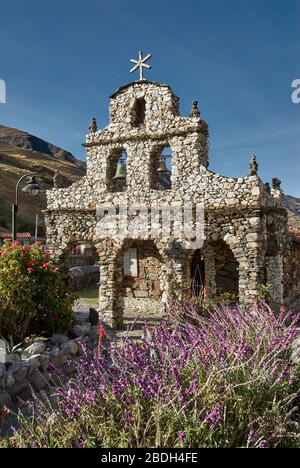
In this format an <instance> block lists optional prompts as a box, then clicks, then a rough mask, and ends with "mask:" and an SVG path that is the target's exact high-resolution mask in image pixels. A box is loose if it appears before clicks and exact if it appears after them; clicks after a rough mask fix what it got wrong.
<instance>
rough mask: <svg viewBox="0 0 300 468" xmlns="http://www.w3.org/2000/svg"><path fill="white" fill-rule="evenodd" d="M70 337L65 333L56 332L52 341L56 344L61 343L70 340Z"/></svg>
mask: <svg viewBox="0 0 300 468" xmlns="http://www.w3.org/2000/svg"><path fill="white" fill-rule="evenodd" d="M68 340H69V338H68V337H67V336H66V335H63V334H62V333H54V335H52V336H51V343H53V344H54V345H57V346H59V345H61V344H63V343H65V342H66V341H68Z"/></svg>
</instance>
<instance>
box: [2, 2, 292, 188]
mask: <svg viewBox="0 0 300 468" xmlns="http://www.w3.org/2000/svg"><path fill="white" fill-rule="evenodd" d="M3 3H4V2H1V7H0V8H1V10H0V15H1V29H0V44H1V47H0V79H4V80H5V81H6V85H7V103H6V104H0V123H1V124H3V125H9V126H12V127H16V128H20V129H22V130H26V131H29V132H30V133H32V134H34V135H37V136H39V137H41V138H44V139H46V140H48V141H50V142H51V143H54V144H57V145H58V146H61V147H63V148H65V149H67V150H70V151H71V152H72V153H73V154H74V155H76V156H77V157H80V158H81V159H84V158H85V151H84V149H83V148H82V147H81V143H82V142H83V141H84V139H85V133H86V129H87V127H88V124H89V120H90V118H91V117H92V116H95V117H97V120H98V125H99V126H100V127H102V126H104V125H106V124H107V121H108V98H109V95H110V94H111V93H112V92H113V91H115V89H116V88H118V87H119V86H120V85H123V84H126V83H128V82H130V81H132V80H133V76H132V75H130V73H129V69H130V58H136V57H137V54H138V51H139V50H143V51H144V53H148V52H151V53H152V69H151V70H150V71H148V73H147V77H148V78H149V79H152V80H155V81H160V82H163V83H168V84H170V85H171V87H172V89H173V90H174V92H175V93H176V94H177V95H179V96H180V99H181V112H182V114H183V115H185V114H187V113H188V112H189V110H190V106H191V102H192V101H193V100H198V101H199V107H200V110H201V114H202V116H203V118H204V119H205V120H206V121H207V122H208V124H209V127H210V169H211V170H213V171H216V172H218V173H222V174H224V175H228V176H231V175H232V176H239V175H242V176H243V175H245V174H246V171H247V166H248V160H249V155H250V154H251V153H253V152H255V153H256V154H257V158H258V161H259V165H260V175H261V177H262V179H263V180H264V181H268V180H270V179H271V178H272V177H274V176H279V177H280V178H281V179H282V181H283V188H284V189H285V191H286V192H287V193H289V194H291V195H295V196H300V183H299V180H300V132H299V129H300V104H297V105H296V104H293V103H292V101H291V93H292V88H291V83H292V81H293V80H294V79H296V78H300V0H226V1H224V0H210V1H207V0H206V1H203V0H181V1H178V0H165V1H162V0H161V1H159V0H149V1H147V0H143V1H142V0H140V1H138V0H109V1H107V0H105V1H104V0H51V1H50V0H43V1H40V0H26V2H25V1H24V0H15V1H14V2H5V5H4V4H3Z"/></svg>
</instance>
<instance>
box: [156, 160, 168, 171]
mask: <svg viewBox="0 0 300 468" xmlns="http://www.w3.org/2000/svg"><path fill="white" fill-rule="evenodd" d="M157 172H169V171H168V169H167V166H166V160H165V158H162V159H161V160H160V162H159V166H158V169H157Z"/></svg>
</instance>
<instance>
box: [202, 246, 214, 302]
mask: <svg viewBox="0 0 300 468" xmlns="http://www.w3.org/2000/svg"><path fill="white" fill-rule="evenodd" d="M202 252H203V256H204V270H205V289H204V297H205V299H212V298H213V297H214V295H215V294H216V262H215V253H214V250H213V248H212V247H211V246H210V245H205V246H204V248H203V250H202Z"/></svg>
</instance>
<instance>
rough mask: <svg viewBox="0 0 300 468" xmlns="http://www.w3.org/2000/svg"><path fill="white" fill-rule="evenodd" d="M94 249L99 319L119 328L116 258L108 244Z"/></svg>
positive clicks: (120, 310)
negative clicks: (97, 271) (97, 255)
mask: <svg viewBox="0 0 300 468" xmlns="http://www.w3.org/2000/svg"><path fill="white" fill-rule="evenodd" d="M96 249H97V252H98V254H99V260H100V268H99V269H100V287H99V317H100V320H103V321H105V322H106V323H108V325H110V326H111V327H112V328H119V327H121V326H122V325H123V314H122V312H123V311H122V309H121V307H120V304H119V303H118V300H120V299H119V294H118V291H117V284H118V274H120V272H119V273H118V271H117V256H116V253H115V252H114V250H113V248H112V246H108V242H106V243H105V241H103V243H101V244H98V245H96ZM121 272H122V270H121Z"/></svg>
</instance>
